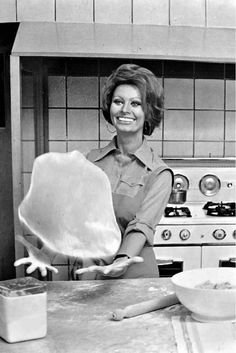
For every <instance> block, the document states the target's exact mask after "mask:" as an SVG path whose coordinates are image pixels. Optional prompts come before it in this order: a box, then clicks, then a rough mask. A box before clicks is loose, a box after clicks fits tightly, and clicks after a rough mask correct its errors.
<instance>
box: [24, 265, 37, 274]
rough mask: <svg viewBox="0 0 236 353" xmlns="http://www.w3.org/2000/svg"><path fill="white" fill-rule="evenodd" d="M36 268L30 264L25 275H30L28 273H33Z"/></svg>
mask: <svg viewBox="0 0 236 353" xmlns="http://www.w3.org/2000/svg"><path fill="white" fill-rule="evenodd" d="M37 268H38V266H36V265H34V264H31V265H30V266H29V267H27V269H26V273H28V274H30V273H32V272H34V271H35V270H36V269H37Z"/></svg>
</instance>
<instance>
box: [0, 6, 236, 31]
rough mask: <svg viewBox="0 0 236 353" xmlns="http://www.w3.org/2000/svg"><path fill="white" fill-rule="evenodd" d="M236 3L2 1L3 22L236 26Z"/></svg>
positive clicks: (0, 12)
mask: <svg viewBox="0 0 236 353" xmlns="http://www.w3.org/2000/svg"><path fill="white" fill-rule="evenodd" d="M235 10H236V2H235V1H234V0H226V1H225V0H194V1H186V0H0V22H14V21H18V22H22V21H43V22H44V21H46V22H54V21H56V22H84V23H91V22H96V23H120V24H122V23H126V24H127V23H134V24H152V25H164V26H196V27H224V28H235V27H236V16H235Z"/></svg>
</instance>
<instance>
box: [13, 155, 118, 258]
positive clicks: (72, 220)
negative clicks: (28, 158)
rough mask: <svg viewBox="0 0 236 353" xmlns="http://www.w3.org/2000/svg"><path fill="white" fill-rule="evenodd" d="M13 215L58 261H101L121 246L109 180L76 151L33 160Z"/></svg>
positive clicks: (43, 156)
mask: <svg viewBox="0 0 236 353" xmlns="http://www.w3.org/2000/svg"><path fill="white" fill-rule="evenodd" d="M18 214H19V219H20V222H21V223H22V225H23V226H24V227H26V229H28V231H29V232H30V233H31V234H35V235H36V236H37V237H38V238H39V239H40V240H41V241H42V242H43V243H44V244H45V245H46V246H47V247H48V248H49V249H51V250H53V251H55V252H57V253H60V254H63V255H67V256H73V257H78V258H81V259H87V258H91V259H95V258H102V259H105V258H107V257H110V256H113V255H114V254H115V253H116V252H117V251H118V248H119V246H120V242H121V234H120V230H119V227H118V225H117V223H116V218H115V214H114V210H113V204H112V193H111V187H110V182H109V179H108V177H107V175H106V174H105V173H104V172H103V171H102V170H101V169H100V168H98V167H97V166H95V165H94V164H93V163H91V162H90V161H88V160H87V159H86V158H85V157H84V155H83V154H81V153H80V152H79V151H73V152H69V153H55V152H49V153H45V154H43V155H41V156H39V157H37V158H36V159H35V161H34V165H33V171H32V177H31V184H30V188H29V191H28V193H27V195H26V196H25V198H24V199H23V201H22V202H21V204H20V206H19V208H18Z"/></svg>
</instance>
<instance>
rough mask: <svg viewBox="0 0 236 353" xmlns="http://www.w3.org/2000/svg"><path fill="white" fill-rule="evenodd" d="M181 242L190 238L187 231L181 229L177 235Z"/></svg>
mask: <svg viewBox="0 0 236 353" xmlns="http://www.w3.org/2000/svg"><path fill="white" fill-rule="evenodd" d="M179 237H180V239H181V240H187V239H188V238H189V237H190V231H189V230H188V229H182V230H181V231H180V233H179Z"/></svg>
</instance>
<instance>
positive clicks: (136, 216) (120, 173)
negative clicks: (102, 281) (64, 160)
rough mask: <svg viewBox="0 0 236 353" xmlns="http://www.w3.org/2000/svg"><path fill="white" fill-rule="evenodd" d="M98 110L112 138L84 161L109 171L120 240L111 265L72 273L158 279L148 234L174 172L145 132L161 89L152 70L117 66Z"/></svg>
mask: <svg viewBox="0 0 236 353" xmlns="http://www.w3.org/2000/svg"><path fill="white" fill-rule="evenodd" d="M102 111H103V115H104V117H105V119H106V121H107V122H108V123H109V124H111V125H113V126H114V128H115V130H116V136H115V137H114V139H113V140H112V141H111V142H110V143H109V144H108V145H107V146H106V147H104V148H101V149H98V150H92V151H91V152H90V153H89V154H88V159H89V160H90V161H91V162H93V163H95V164H96V165H97V166H98V167H100V168H101V169H103V171H104V172H105V173H106V174H107V175H108V178H109V180H110V183H111V188H112V196H113V206H114V211H115V215H116V219H117V223H118V225H119V228H120V230H121V234H122V243H121V246H120V249H119V251H118V254H117V255H116V256H115V258H114V261H113V263H112V264H111V265H110V266H106V267H99V266H93V267H91V268H89V269H84V270H83V269H82V270H78V271H77V274H82V273H86V272H90V271H91V272H94V273H96V272H97V273H101V274H106V276H107V277H119V278H137V277H157V276H158V267H157V264H156V261H155V256H154V251H153V248H152V244H153V237H154V232H155V227H156V225H157V224H158V222H159V220H160V218H161V216H162V214H163V211H164V209H165V207H166V204H167V202H168V199H169V196H170V193H171V187H172V180H173V175H172V171H171V170H170V169H169V168H168V167H167V166H166V165H165V164H164V162H163V161H161V159H160V158H159V157H158V156H157V154H156V153H155V152H154V151H153V150H152V149H151V148H150V147H149V146H148V144H147V141H146V138H145V137H144V135H147V136H150V135H151V134H152V132H153V130H154V129H155V127H157V126H159V125H160V122H161V119H162V117H163V90H162V87H161V85H160V83H159V81H158V79H157V78H156V77H155V75H154V74H153V73H152V72H151V71H149V70H147V69H145V68H143V67H140V66H137V65H133V64H124V65H121V66H120V67H118V69H117V70H116V71H115V72H113V73H112V74H111V76H110V77H109V78H108V80H107V82H106V84H105V86H104V89H103V99H102ZM136 256H140V257H142V258H143V262H140V261H139V259H140V258H136ZM127 259H130V260H128V261H127ZM84 266H88V263H86V264H84ZM84 278H86V279H88V278H94V277H93V276H90V277H89V276H85V277H84ZM96 278H100V277H99V276H96Z"/></svg>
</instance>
